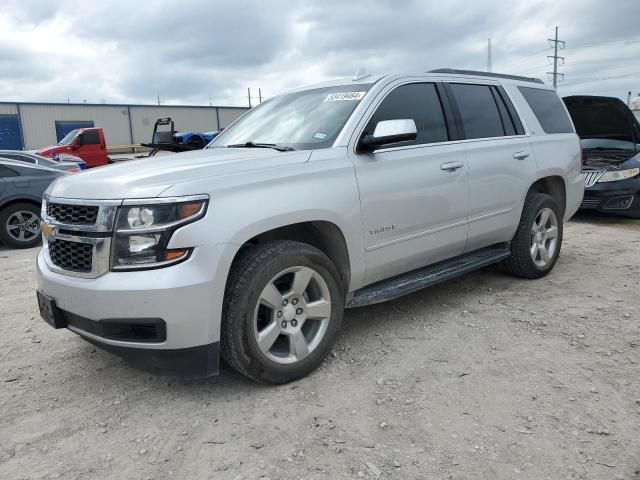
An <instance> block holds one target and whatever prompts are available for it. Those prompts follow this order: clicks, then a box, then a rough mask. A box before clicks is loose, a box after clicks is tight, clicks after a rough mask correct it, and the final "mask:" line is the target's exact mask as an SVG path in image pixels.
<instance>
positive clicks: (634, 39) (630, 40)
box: [567, 37, 640, 50]
mask: <svg viewBox="0 0 640 480" xmlns="http://www.w3.org/2000/svg"><path fill="white" fill-rule="evenodd" d="M637 42H640V37H627V38H621V39H619V40H609V41H606V42H591V43H579V44H577V45H571V46H570V47H567V50H576V49H579V48H590V47H599V46H601V45H611V44H614V43H637Z"/></svg>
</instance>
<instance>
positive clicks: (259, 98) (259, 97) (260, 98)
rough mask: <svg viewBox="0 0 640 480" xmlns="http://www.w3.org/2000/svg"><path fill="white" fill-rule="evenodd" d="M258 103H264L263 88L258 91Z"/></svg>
mask: <svg viewBox="0 0 640 480" xmlns="http://www.w3.org/2000/svg"><path fill="white" fill-rule="evenodd" d="M258 101H259V102H260V103H262V89H261V88H259V89H258Z"/></svg>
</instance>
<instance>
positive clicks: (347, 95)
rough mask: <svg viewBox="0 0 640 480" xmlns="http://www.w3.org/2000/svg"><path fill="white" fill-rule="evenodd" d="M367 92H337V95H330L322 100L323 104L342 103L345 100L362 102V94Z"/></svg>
mask: <svg viewBox="0 0 640 480" xmlns="http://www.w3.org/2000/svg"><path fill="white" fill-rule="evenodd" d="M365 93H367V92H338V93H330V94H329V95H327V98H325V99H324V101H325V102H343V101H345V100H362V97H364V94H365Z"/></svg>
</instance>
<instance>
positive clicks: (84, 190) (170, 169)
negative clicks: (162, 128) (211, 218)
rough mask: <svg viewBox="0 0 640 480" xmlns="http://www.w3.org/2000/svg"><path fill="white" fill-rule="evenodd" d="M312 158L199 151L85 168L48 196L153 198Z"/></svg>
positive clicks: (302, 154)
mask: <svg viewBox="0 0 640 480" xmlns="http://www.w3.org/2000/svg"><path fill="white" fill-rule="evenodd" d="M310 155H311V152H310V151H308V150H307V151H305V150H301V151H293V152H278V151H276V150H272V149H269V148H211V149H205V150H197V151H193V152H185V153H178V154H174V155H165V156H156V157H149V158H145V159H136V160H130V161H124V162H121V163H117V164H113V165H107V166H104V167H96V168H92V169H90V170H84V171H83V172H81V173H78V174H76V175H73V176H70V177H65V178H62V179H60V180H58V181H57V182H55V183H54V184H52V185H51V187H50V189H49V191H48V192H47V193H48V194H49V195H52V196H55V197H63V198H85V199H121V198H150V197H156V196H158V195H160V194H161V193H162V192H164V191H165V190H167V189H168V188H169V187H171V186H173V185H176V184H179V183H182V182H189V181H193V180H203V179H207V178H212V179H213V178H216V177H221V176H225V175H234V174H240V173H243V172H251V171H256V170H261V169H267V168H277V167H284V166H288V165H293V164H299V163H304V162H306V161H307V160H308V159H309V157H310ZM193 193H194V194H195V193H204V192H193Z"/></svg>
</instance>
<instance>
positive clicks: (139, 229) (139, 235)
mask: <svg viewBox="0 0 640 480" xmlns="http://www.w3.org/2000/svg"><path fill="white" fill-rule="evenodd" d="M207 202H208V197H207V196H206V195H197V196H192V197H183V198H180V197H178V198H165V199H153V200H149V201H146V200H145V201H142V200H141V201H138V200H125V201H124V203H123V206H122V207H120V209H119V210H118V216H117V219H116V231H115V234H114V242H113V249H112V255H111V269H112V270H131V269H138V270H140V269H149V268H159V267H165V266H168V265H173V264H175V263H178V262H181V261H183V260H186V259H187V258H188V257H189V255H190V254H191V251H192V248H177V249H168V248H167V245H168V244H169V240H171V235H173V232H175V231H176V230H177V229H178V228H180V227H183V226H184V225H186V224H188V223H192V222H195V221H196V220H198V219H200V218H202V217H203V216H204V214H205V211H206V209H207Z"/></svg>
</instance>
